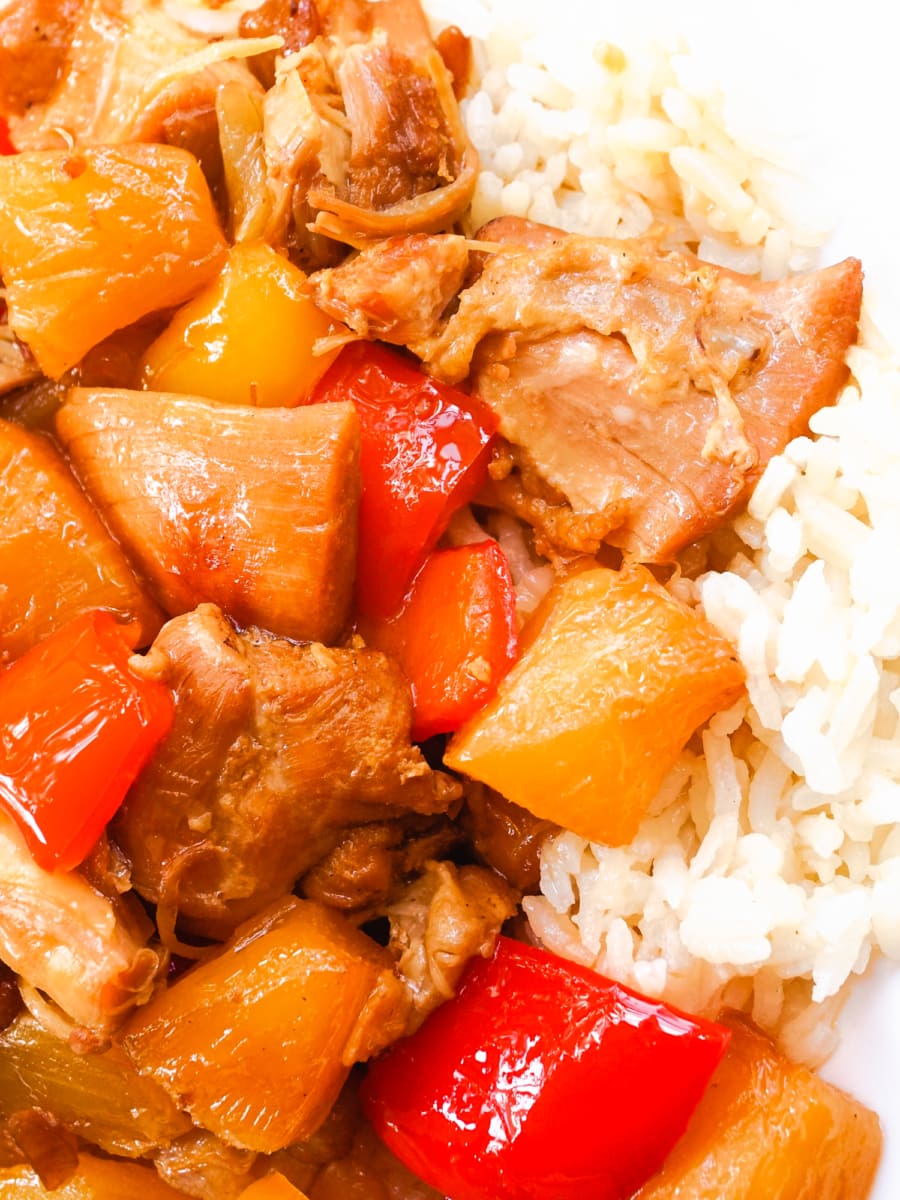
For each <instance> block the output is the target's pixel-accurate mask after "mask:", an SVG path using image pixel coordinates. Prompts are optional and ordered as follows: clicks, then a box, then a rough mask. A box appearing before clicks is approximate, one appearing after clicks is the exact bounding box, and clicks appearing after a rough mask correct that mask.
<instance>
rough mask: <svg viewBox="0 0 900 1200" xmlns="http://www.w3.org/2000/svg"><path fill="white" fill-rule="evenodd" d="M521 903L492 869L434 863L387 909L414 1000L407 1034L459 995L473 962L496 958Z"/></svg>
mask: <svg viewBox="0 0 900 1200" xmlns="http://www.w3.org/2000/svg"><path fill="white" fill-rule="evenodd" d="M517 901H518V895H517V893H515V892H514V891H513V889H512V888H511V887H509V885H508V884H506V883H504V881H503V880H502V879H501V878H500V876H499V875H495V874H494V873H493V871H487V870H485V868H484V867H460V868H457V867H455V866H454V865H453V864H452V863H449V862H431V863H428V864H426V869H425V871H424V873H423V874H422V875H421V876H420V877H419V878H418V879H416V880H415V881H414V882H413V883H411V884H409V886H408V887H407V888H406V889H405V890H404V891H403V892H402V893H401V894H400V895H399V896H398V897H397V898H396V899H395V900H394V901H393V902H392V903H391V904H389V905H388V906H387V908H386V910H385V912H386V915H387V918H388V920H389V921H390V926H391V937H390V942H389V944H388V949H389V950H390V951H391V952H392V953H393V954H394V956H395V957H396V959H397V971H398V973H399V975H400V978H401V979H402V980H403V982H404V984H405V985H406V989H407V992H408V994H409V998H410V1001H411V1012H410V1016H409V1017H408V1018H407V1024H406V1033H407V1034H410V1033H415V1031H416V1030H417V1029H418V1028H419V1026H420V1025H421V1024H422V1022H423V1021H424V1020H425V1018H426V1017H427V1016H428V1014H429V1013H431V1012H433V1011H434V1010H435V1009H436V1008H438V1007H439V1006H440V1005H441V1004H443V1003H444V1001H445V1000H450V999H451V998H452V997H453V996H454V995H455V993H456V988H457V985H458V983H459V981H460V978H461V977H462V973H463V970H464V969H465V966H466V963H467V962H468V961H469V959H470V958H474V956H475V955H476V954H480V955H481V957H482V958H489V957H490V955H491V954H493V952H494V945H495V943H496V940H497V935H498V934H499V932H500V929H501V927H502V925H503V922H504V921H506V920H507V919H508V918H509V917H511V916H512V915H513V913H514V912H515V911H516V905H517Z"/></svg>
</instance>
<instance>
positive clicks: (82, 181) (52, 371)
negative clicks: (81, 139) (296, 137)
mask: <svg viewBox="0 0 900 1200" xmlns="http://www.w3.org/2000/svg"><path fill="white" fill-rule="evenodd" d="M225 249H226V247H225V241H224V239H223V237H222V231H221V229H220V228H219V222H218V218H217V216H216V212H215V208H214V207H213V202H212V199H211V197H210V194H209V189H208V187H207V185H206V180H205V179H204V178H203V174H202V172H201V170H200V166H199V164H198V162H197V160H196V159H195V158H194V157H193V155H191V154H188V153H187V152H186V151H184V150H179V149H176V148H175V147H172V146H161V145H137V144H136V145H128V146H105V147H97V148H95V149H92V150H78V151H74V150H72V151H51V150H35V151H28V152H25V153H22V154H16V155H14V156H12V157H5V158H4V157H0V276H2V277H3V281H4V284H5V286H6V303H7V305H8V307H9V324H10V327H11V328H12V329H13V331H14V332H15V334H16V335H17V336H18V337H20V338H21V339H22V341H23V342H26V343H27V345H28V346H29V348H30V349H31V351H32V353H33V354H34V356H35V358H36V359H37V360H38V363H39V364H40V367H41V370H42V371H43V372H44V373H45V374H46V375H49V376H50V377H51V378H53V379H58V378H59V377H60V376H61V375H62V374H63V372H65V371H66V370H68V368H69V367H72V366H74V365H75V363H77V362H78V361H79V360H80V359H81V358H82V357H83V355H84V354H85V353H86V352H87V351H88V350H90V348H91V347H92V346H96V345H97V343H98V342H100V341H102V340H103V338H105V337H106V336H107V335H108V334H110V333H112V332H113V331H114V330H116V329H121V328H122V327H123V326H125V325H130V324H131V323H132V322H133V321H136V320H138V319H139V318H140V317H143V316H146V315H147V314H148V313H151V312H155V311H156V310H158V309H162V308H169V307H171V306H173V305H176V304H182V303H183V302H184V301H185V300H187V299H188V298H189V297H190V296H192V295H193V294H194V293H195V292H196V291H197V290H198V289H199V288H201V287H203V285H204V284H205V283H207V282H208V281H209V280H210V279H212V278H213V277H214V276H215V274H216V272H217V271H218V269H219V267H220V265H221V263H222V260H223V258H224V255H225Z"/></svg>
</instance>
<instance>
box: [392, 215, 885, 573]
mask: <svg viewBox="0 0 900 1200" xmlns="http://www.w3.org/2000/svg"><path fill="white" fill-rule="evenodd" d="M523 232H524V234H525V236H523ZM493 237H494V238H495V239H501V238H502V246H501V249H500V250H499V251H498V252H497V253H495V254H492V255H486V256H485V258H484V263H483V269H482V272H481V274H480V276H479V278H478V279H477V280H476V282H475V283H474V284H473V285H472V286H471V287H469V288H468V289H467V290H466V291H464V292H463V293H462V295H461V297H460V301H459V307H458V309H457V310H456V312H455V313H454V314H453V315H452V316H451V317H450V318H449V320H447V321H446V322H445V323H444V325H443V328H442V329H441V331H440V333H439V334H438V335H437V336H436V337H434V338H432V339H428V340H426V341H424V342H421V343H418V344H416V345H413V346H412V347H411V348H412V349H413V350H414V351H415V352H416V353H417V354H418V355H419V356H420V357H421V358H423V359H424V360H425V362H426V363H427V365H428V368H429V370H430V371H431V372H432V374H434V375H436V376H438V377H439V378H442V379H445V380H447V381H448V382H451V383H458V382H460V381H461V380H463V379H465V378H466V377H467V376H468V377H469V379H470V381H471V384H472V387H473V390H474V391H476V392H477V393H478V395H479V396H480V398H481V399H482V400H483V401H484V402H486V403H487V404H488V405H489V406H490V407H491V408H493V409H494V411H495V412H496V413H497V414H498V416H499V418H500V432H501V433H502V434H503V436H504V437H505V438H506V439H507V440H508V441H509V442H510V443H512V444H513V445H514V446H515V447H518V448H519V450H520V451H521V453H522V455H523V458H524V460H525V462H526V463H527V464H530V465H531V466H532V467H533V468H534V470H535V471H536V473H537V475H538V476H540V478H541V479H542V480H544V481H545V482H546V483H547V484H549V485H550V486H551V487H552V488H554V489H556V490H557V491H558V492H559V493H561V494H562V496H563V497H564V498H565V500H566V501H567V502H568V503H569V505H570V506H571V507H572V509H573V510H574V511H575V512H576V513H578V514H593V515H596V517H598V518H599V519H600V522H601V528H602V525H603V524H605V525H606V530H605V534H604V536H605V538H606V540H607V541H608V542H609V543H611V544H613V545H616V546H618V547H620V548H621V549H622V550H623V551H624V552H625V553H626V554H628V555H630V556H633V557H636V558H638V559H641V560H643V561H647V562H667V561H670V560H671V559H672V557H673V556H674V555H675V554H676V553H677V552H678V551H679V550H680V549H681V548H683V547H684V546H686V545H688V544H689V543H691V542H693V541H695V540H697V539H698V538H699V537H701V536H703V535H704V534H705V533H707V532H709V531H710V530H711V529H712V528H714V527H715V526H716V525H717V524H719V523H720V522H721V521H722V520H723V519H724V518H725V517H726V516H727V515H728V514H729V513H731V512H733V511H734V510H735V508H736V507H737V506H738V505H739V504H740V503H741V502H742V501H743V500H744V499H745V498H746V496H747V494H748V493H749V491H750V489H751V488H752V486H753V484H754V483H755V482H756V480H757V479H758V478H759V476H760V474H761V473H762V470H763V468H764V467H765V464H766V462H767V461H768V460H769V458H771V457H772V455H773V454H776V453H778V452H779V451H780V450H782V449H783V448H784V446H785V445H786V444H787V442H788V441H789V440H790V439H791V438H792V437H794V436H796V435H797V434H799V433H800V432H802V430H803V429H804V428H805V427H806V423H807V421H808V419H809V417H810V415H811V414H812V413H813V412H815V411H816V410H817V409H819V408H821V407H822V406H823V405H827V404H831V403H833V402H834V400H835V399H836V397H837V393H838V391H839V389H840V387H841V386H842V384H843V382H844V380H845V379H846V377H847V368H846V366H845V363H844V358H845V355H846V352H847V349H848V348H849V346H850V345H851V344H852V343H853V341H854V340H855V338H856V330H857V321H858V317H859V308H860V302H861V291H862V272H861V268H860V264H859V262H858V261H857V260H855V259H847V260H846V261H845V262H843V263H839V264H838V265H837V266H833V267H829V268H827V269H825V270H821V271H816V272H813V273H812V274H809V275H801V276H796V277H793V278H789V279H784V280H780V281H777V282H775V283H760V282H758V281H756V280H753V279H750V278H747V277H744V276H741V275H738V274H736V273H734V272H732V271H726V270H724V269H722V268H720V267H715V266H711V265H710V264H707V263H702V262H700V260H698V259H696V258H693V257H692V256H690V255H687V254H680V253H676V252H674V251H673V252H664V251H661V250H659V249H658V248H657V247H656V246H655V245H653V244H651V243H649V242H640V241H604V240H602V239H599V238H586V237H578V236H574V235H570V236H565V237H560V236H559V235H558V233H557V231H545V232H542V231H541V230H540V229H537V230H530V231H529V229H528V227H527V226H524V227H523V223H521V222H515V223H513V224H512V225H511V226H507V227H506V228H505V229H504V227H503V226H500V227H499V228H498V227H497V226H495V227H494V230H493ZM507 239H509V240H507ZM522 242H524V243H525V244H524V246H520V243H522Z"/></svg>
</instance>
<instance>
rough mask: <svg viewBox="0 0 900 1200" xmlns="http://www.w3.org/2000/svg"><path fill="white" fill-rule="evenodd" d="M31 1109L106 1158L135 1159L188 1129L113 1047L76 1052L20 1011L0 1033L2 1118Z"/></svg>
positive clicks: (180, 1115) (179, 1115) (149, 1081)
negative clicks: (50, 1116)
mask: <svg viewBox="0 0 900 1200" xmlns="http://www.w3.org/2000/svg"><path fill="white" fill-rule="evenodd" d="M30 1107H36V1108H39V1109H43V1110H44V1111H46V1112H52V1113H53V1115H54V1117H56V1119H57V1120H58V1121H61V1122H62V1123H63V1124H64V1125H65V1126H67V1127H68V1128H69V1129H71V1130H72V1131H73V1132H74V1133H77V1134H78V1136H79V1137H81V1138H84V1140H85V1141H88V1142H92V1143H93V1144H94V1145H96V1146H99V1147H100V1149H101V1150H105V1151H106V1152H107V1153H108V1154H122V1155H125V1156H126V1157H128V1158H137V1157H139V1156H141V1155H145V1154H149V1153H150V1151H151V1150H153V1149H154V1148H155V1147H156V1146H158V1145H160V1144H163V1143H167V1142H170V1141H171V1140H172V1139H173V1138H176V1137H179V1136H180V1135H181V1134H183V1133H186V1132H187V1131H188V1130H189V1129H191V1128H192V1126H191V1120H190V1118H189V1117H188V1116H187V1115H186V1114H185V1113H183V1112H179V1111H178V1109H177V1108H176V1107H175V1105H174V1104H173V1103H172V1101H171V1100H170V1099H169V1097H168V1096H167V1095H166V1093H165V1092H164V1091H163V1090H162V1088H161V1087H160V1086H159V1085H158V1084H156V1083H154V1081H153V1080H152V1079H148V1078H146V1077H145V1076H143V1075H139V1074H138V1073H137V1071H135V1069H134V1067H133V1066H132V1065H131V1063H130V1062H129V1060H128V1059H127V1057H126V1056H125V1054H124V1053H123V1052H122V1051H121V1050H120V1049H118V1048H117V1047H115V1046H114V1047H112V1048H111V1049H109V1050H107V1051H104V1053H102V1054H79V1053H78V1052H77V1051H76V1050H73V1049H72V1047H71V1046H70V1044H69V1043H68V1042H67V1041H65V1040H64V1039H63V1038H60V1037H57V1036H56V1035H55V1034H53V1033H50V1032H48V1031H47V1030H46V1029H45V1028H44V1027H43V1025H40V1024H38V1022H37V1021H35V1019H34V1018H33V1017H32V1016H30V1015H29V1014H28V1013H22V1014H21V1015H20V1016H18V1017H17V1018H16V1019H15V1021H13V1023H12V1024H11V1025H9V1026H7V1028H6V1029H4V1031H3V1033H2V1034H0V1117H11V1116H12V1115H13V1113H15V1112H17V1111H18V1110H20V1109H25V1108H30Z"/></svg>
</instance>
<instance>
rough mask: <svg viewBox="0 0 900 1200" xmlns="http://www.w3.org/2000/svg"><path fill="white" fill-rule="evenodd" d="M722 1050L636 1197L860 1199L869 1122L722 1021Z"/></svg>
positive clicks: (870, 1162) (871, 1131)
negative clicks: (726, 1037) (725, 1044)
mask: <svg viewBox="0 0 900 1200" xmlns="http://www.w3.org/2000/svg"><path fill="white" fill-rule="evenodd" d="M727 1025H728V1027H729V1028H730V1029H731V1031H732V1036H731V1044H730V1046H729V1048H728V1052H727V1053H726V1055H725V1057H724V1058H723V1060H722V1062H721V1064H720V1065H719V1068H718V1070H717V1071H716V1073H715V1075H714V1076H713V1078H712V1082H711V1083H710V1085H709V1089H708V1090H707V1092H706V1095H705V1096H704V1097H703V1099H702V1100H701V1102H700V1104H699V1106H698V1108H697V1110H696V1112H695V1113H694V1115H693V1117H692V1118H691V1122H690V1124H689V1125H688V1128H687V1132H686V1133H685V1135H684V1137H683V1138H682V1139H681V1140H680V1141H679V1143H678V1144H677V1145H676V1146H675V1148H674V1150H673V1151H672V1153H671V1154H670V1155H669V1157H668V1158H667V1160H666V1163H665V1166H664V1167H663V1168H662V1170H661V1171H660V1172H659V1174H658V1175H657V1176H655V1178H653V1179H652V1180H650V1182H649V1183H647V1185H646V1186H645V1187H644V1188H642V1189H641V1191H640V1192H639V1193H638V1195H637V1196H636V1197H635V1200H673V1198H674V1197H682V1196H683V1197H690V1200H799V1198H800V1197H809V1200H863V1197H865V1196H868V1195H869V1189H870V1188H871V1186H872V1181H873V1179H874V1176H875V1171H876V1169H877V1166H878V1161H879V1157H880V1155H881V1140H882V1139H881V1128H880V1126H879V1123H878V1118H877V1117H876V1116H875V1114H874V1113H873V1112H870V1111H869V1109H867V1108H865V1107H863V1105H862V1104H859V1103H857V1102H856V1101H855V1100H853V1099H852V1098H851V1097H850V1096H847V1095H846V1094H845V1093H844V1092H841V1091H839V1090H838V1089H837V1088H835V1087H832V1086H831V1084H829V1083H826V1082H825V1080H824V1079H820V1078H819V1077H818V1076H817V1075H814V1074H813V1072H812V1071H810V1070H808V1069H807V1068H806V1067H803V1066H798V1065H796V1064H794V1063H791V1062H789V1061H788V1060H787V1059H786V1058H785V1057H784V1055H783V1054H781V1053H780V1052H779V1051H778V1050H777V1049H776V1048H775V1046H774V1045H773V1044H772V1042H771V1041H770V1040H769V1038H767V1037H766V1036H765V1035H764V1034H762V1033H760V1032H759V1031H758V1030H756V1029H754V1028H753V1027H752V1026H751V1025H749V1024H748V1023H747V1022H746V1021H744V1020H743V1019H742V1018H740V1017H730V1018H728V1020H727Z"/></svg>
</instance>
